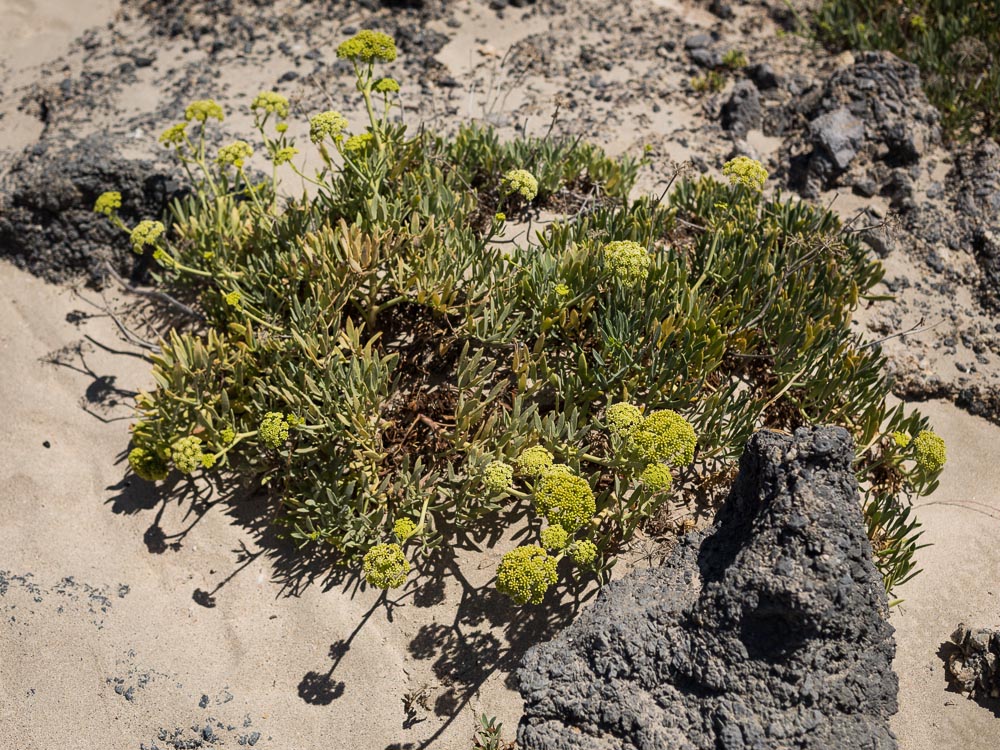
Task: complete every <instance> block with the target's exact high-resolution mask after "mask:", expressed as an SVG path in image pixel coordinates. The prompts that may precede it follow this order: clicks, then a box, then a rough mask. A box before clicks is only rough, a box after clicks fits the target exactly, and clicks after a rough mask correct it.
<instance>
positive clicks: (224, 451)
mask: <svg viewBox="0 0 1000 750" xmlns="http://www.w3.org/2000/svg"><path fill="white" fill-rule="evenodd" d="M256 434H257V430H253V431H251V432H241V433H240V434H239V435H237V436H236V437H234V438H233V442H231V443H230V444H229V445H227V446H226V447H225V448H223V449H222V450H221V451H219V452H218V453H216V454H215V456H214V458H215V460H216V461H218V460H219V459H220V458H222V457H223V456H224V455H226V454H227V453H229V451H231V450H232V449H233V448H235V447H236V444H237V443H239V442H240V441H241V440H243V439H244V438H248V437H253V436H254V435H256Z"/></svg>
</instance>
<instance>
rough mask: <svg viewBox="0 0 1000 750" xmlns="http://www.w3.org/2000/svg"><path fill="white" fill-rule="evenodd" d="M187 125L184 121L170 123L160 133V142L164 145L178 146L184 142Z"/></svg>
mask: <svg viewBox="0 0 1000 750" xmlns="http://www.w3.org/2000/svg"><path fill="white" fill-rule="evenodd" d="M187 126H188V124H187V123H186V122H179V123H177V124H176V125H171V126H170V127H169V128H167V129H166V130H164V131H163V132H162V133H160V143H162V144H163V145H164V146H180V145H181V144H182V143H184V137H185V134H186V132H187Z"/></svg>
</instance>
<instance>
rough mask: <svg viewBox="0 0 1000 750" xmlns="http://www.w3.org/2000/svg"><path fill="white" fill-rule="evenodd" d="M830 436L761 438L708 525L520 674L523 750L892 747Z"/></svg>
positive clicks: (542, 648)
mask: <svg viewBox="0 0 1000 750" xmlns="http://www.w3.org/2000/svg"><path fill="white" fill-rule="evenodd" d="M853 458H854V450H853V445H852V442H851V439H850V437H849V436H848V434H847V432H846V431H845V430H843V429H840V428H801V429H799V430H797V431H796V432H795V434H794V435H787V434H782V433H776V432H760V433H758V434H756V435H755V436H754V437H753V438H752V439H751V441H750V443H749V445H748V446H747V449H746V451H745V453H744V455H743V458H742V460H741V463H740V474H739V477H738V479H737V480H736V483H735V484H734V486H733V488H732V491H731V493H730V496H729V498H728V500H727V501H726V503H725V505H724V506H723V508H722V509H721V510H720V512H719V514H718V517H717V519H716V522H715V524H714V525H713V526H712V527H711V528H710V529H709V530H708V531H707V532H703V533H700V534H693V535H689V536H688V537H687V538H686V539H685V540H684V541H682V542H681V544H680V545H679V546H678V547H677V549H676V550H675V551H674V552H673V554H672V556H671V557H670V559H668V560H667V562H666V563H665V564H664V565H662V566H661V567H659V568H655V569H651V570H647V571H643V572H638V573H632V574H630V575H628V576H626V577H625V578H624V579H622V580H620V581H617V582H615V583H612V584H610V585H609V586H608V587H606V588H605V590H604V591H603V592H602V594H601V596H600V598H599V600H598V601H597V602H596V603H595V604H594V606H593V607H592V608H591V609H590V610H588V611H587V612H585V613H584V614H583V615H582V616H581V617H580V618H579V619H578V620H577V621H576V622H575V623H574V624H572V625H571V626H570V627H569V628H567V629H566V630H565V631H563V632H562V633H561V634H560V635H559V636H558V637H556V638H555V639H554V640H553V641H552V642H550V643H547V644H543V645H539V646H536V647H535V648H534V649H532V650H531V651H530V652H529V653H528V655H527V656H526V658H525V661H524V665H523V667H522V669H521V671H520V674H519V676H520V685H521V693H522V695H523V697H524V701H525V713H524V718H523V720H522V722H521V725H520V728H519V731H518V742H519V745H518V746H519V747H523V748H525V750H568V749H569V748H582V749H586V750H632V749H636V750H638V749H640V748H641V749H642V750H661V749H662V748H675V749H676V750H695V749H697V750H702V749H704V750H709V749H711V750H718V749H719V748H722V749H723V750H750V749H751V748H753V749H758V750H765V748H766V749H767V750H773V749H774V748H811V749H815V750H830V749H831V748H867V749H875V748H877V749H879V750H882V749H888V748H895V747H896V739H895V737H894V736H893V734H892V733H891V731H890V730H889V717H890V716H891V715H892V714H894V713H895V712H896V708H897V707H896V692H897V679H896V675H895V674H894V673H893V671H892V658H893V655H894V652H895V644H894V641H893V637H892V635H893V628H892V627H891V626H890V625H889V623H888V622H887V619H886V618H887V604H886V598H885V593H884V590H883V587H882V581H881V578H880V576H879V575H878V573H877V572H876V570H875V568H874V566H873V564H872V557H871V547H870V545H869V543H868V539H867V537H866V535H865V530H864V526H863V522H862V517H861V510H860V502H859V498H858V490H857V484H856V481H855V477H854V473H853V471H852V469H851V462H852V460H853Z"/></svg>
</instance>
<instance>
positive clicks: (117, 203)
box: [94, 190, 122, 216]
mask: <svg viewBox="0 0 1000 750" xmlns="http://www.w3.org/2000/svg"><path fill="white" fill-rule="evenodd" d="M121 207H122V194H121V193H119V192H118V191H117V190H109V191H108V192H106V193H101V194H100V195H99V196H97V200H96V201H95V202H94V211H95V212H97V213H99V214H104V215H105V216H111V214H113V213H114V212H115V211H117V210H118V209H119V208H121Z"/></svg>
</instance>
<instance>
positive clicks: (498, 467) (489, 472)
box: [483, 461, 514, 493]
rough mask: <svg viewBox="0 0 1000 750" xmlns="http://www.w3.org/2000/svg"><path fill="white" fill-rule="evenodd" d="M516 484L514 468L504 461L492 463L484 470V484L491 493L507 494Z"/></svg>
mask: <svg viewBox="0 0 1000 750" xmlns="http://www.w3.org/2000/svg"><path fill="white" fill-rule="evenodd" d="M513 482H514V467H513V466H511V465H510V464H508V463H504V462H503V461H490V462H489V463H488V464H486V468H484V469H483V484H485V485H486V489H488V490H489V491H490V492H493V493H497V492H506V491H507V490H509V489H510V488H511V485H512V484H513Z"/></svg>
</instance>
